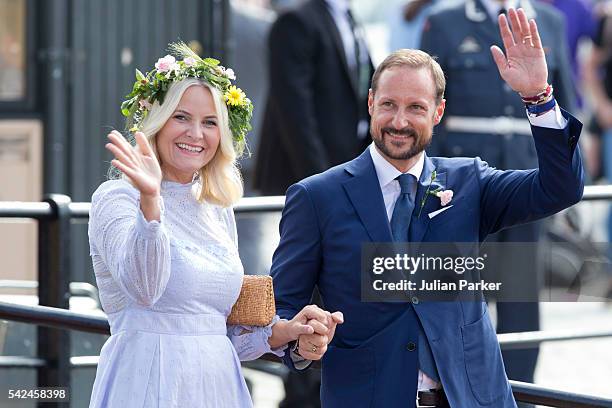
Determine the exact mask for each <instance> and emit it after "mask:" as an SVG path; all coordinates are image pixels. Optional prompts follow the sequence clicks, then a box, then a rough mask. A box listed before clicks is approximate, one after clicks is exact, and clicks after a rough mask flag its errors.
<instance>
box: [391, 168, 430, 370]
mask: <svg viewBox="0 0 612 408" xmlns="http://www.w3.org/2000/svg"><path fill="white" fill-rule="evenodd" d="M397 181H399V184H400V189H401V191H400V195H399V197H398V198H397V201H395V208H394V209H393V215H392V216H391V234H392V235H393V241H395V242H406V241H408V231H409V230H410V218H411V217H412V212H413V211H414V197H413V192H412V191H413V189H414V187H413V185H414V184H415V182H416V178H415V177H414V176H413V175H411V174H402V175H400V176H399V177H398V178H397ZM418 351H419V368H420V369H421V371H423V372H424V373H425V374H427V376H428V377H429V378H431V379H432V380H434V381H440V380H439V377H438V371H437V370H436V364H435V363H434V357H433V354H432V352H431V348H430V347H429V342H428V341H427V337H426V336H425V332H424V331H423V327H421V324H420V323H419V346H418Z"/></svg>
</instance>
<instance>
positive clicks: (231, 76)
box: [225, 68, 236, 81]
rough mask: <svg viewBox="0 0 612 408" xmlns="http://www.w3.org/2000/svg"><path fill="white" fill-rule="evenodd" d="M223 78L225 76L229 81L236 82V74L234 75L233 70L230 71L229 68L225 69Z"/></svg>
mask: <svg viewBox="0 0 612 408" xmlns="http://www.w3.org/2000/svg"><path fill="white" fill-rule="evenodd" d="M225 76H226V77H227V78H228V79H231V80H232V81H235V80H236V74H234V70H233V69H231V68H227V69H226V70H225Z"/></svg>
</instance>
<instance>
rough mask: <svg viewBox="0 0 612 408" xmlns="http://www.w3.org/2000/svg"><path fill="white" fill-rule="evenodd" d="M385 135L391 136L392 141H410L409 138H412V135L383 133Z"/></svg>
mask: <svg viewBox="0 0 612 408" xmlns="http://www.w3.org/2000/svg"><path fill="white" fill-rule="evenodd" d="M384 134H385V135H388V136H391V137H392V138H394V139H404V140H407V139H410V138H414V136H413V135H407V134H401V133H391V132H384Z"/></svg>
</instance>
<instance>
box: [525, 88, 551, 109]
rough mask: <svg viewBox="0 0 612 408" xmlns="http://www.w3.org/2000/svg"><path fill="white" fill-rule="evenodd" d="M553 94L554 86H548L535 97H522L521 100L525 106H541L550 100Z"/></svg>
mask: <svg viewBox="0 0 612 408" xmlns="http://www.w3.org/2000/svg"><path fill="white" fill-rule="evenodd" d="M552 93H553V87H552V85H550V84H548V85H547V86H546V88H545V89H544V90H543V91H542V92H540V93H538V94H537V95H535V96H522V95H521V99H522V100H523V103H524V104H525V105H540V104H542V103H546V102H548V101H549V100H550V97H551V96H552Z"/></svg>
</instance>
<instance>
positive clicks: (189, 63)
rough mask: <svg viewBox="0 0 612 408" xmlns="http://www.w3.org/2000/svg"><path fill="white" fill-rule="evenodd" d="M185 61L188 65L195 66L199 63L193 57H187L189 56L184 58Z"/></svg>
mask: <svg viewBox="0 0 612 408" xmlns="http://www.w3.org/2000/svg"><path fill="white" fill-rule="evenodd" d="M183 62H184V63H185V65H186V66H188V67H193V66H194V65H195V64H196V63H197V61H196V60H195V58H193V57H187V58H185V59H183Z"/></svg>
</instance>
